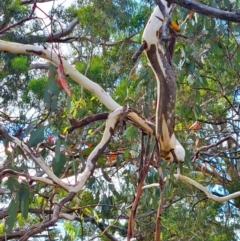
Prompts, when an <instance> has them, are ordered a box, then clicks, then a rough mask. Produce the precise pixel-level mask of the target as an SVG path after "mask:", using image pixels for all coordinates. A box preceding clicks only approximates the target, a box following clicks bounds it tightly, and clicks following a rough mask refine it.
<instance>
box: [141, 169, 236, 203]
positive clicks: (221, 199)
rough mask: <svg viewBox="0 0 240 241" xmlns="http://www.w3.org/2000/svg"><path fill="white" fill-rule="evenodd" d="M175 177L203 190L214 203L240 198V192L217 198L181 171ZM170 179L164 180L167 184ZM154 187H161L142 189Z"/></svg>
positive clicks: (155, 185) (154, 185)
mask: <svg viewBox="0 0 240 241" xmlns="http://www.w3.org/2000/svg"><path fill="white" fill-rule="evenodd" d="M173 176H174V177H175V178H176V179H179V180H181V181H183V182H185V183H188V184H190V185H192V186H194V187H196V188H197V189H199V190H201V191H202V192H204V193H205V194H206V195H207V197H208V198H209V199H211V200H213V201H216V202H220V203H222V202H227V201H229V200H231V199H234V198H238V197H240V191H239V192H234V193H232V194H229V195H226V196H221V197H219V196H217V195H214V194H212V193H211V192H209V191H208V190H207V188H206V187H204V186H203V185H202V184H200V183H198V182H196V181H195V180H193V179H191V178H190V177H187V176H184V175H182V174H180V171H179V169H178V173H177V174H173ZM168 178H170V177H167V178H165V179H164V181H165V182H166V181H167V180H168ZM152 187H159V183H152V184H150V185H145V186H144V187H142V189H147V188H152Z"/></svg>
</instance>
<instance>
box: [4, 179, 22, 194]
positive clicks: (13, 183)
mask: <svg viewBox="0 0 240 241" xmlns="http://www.w3.org/2000/svg"><path fill="white" fill-rule="evenodd" d="M6 184H7V187H8V188H9V189H10V191H11V192H12V193H14V192H15V191H16V190H17V189H19V187H20V183H19V182H18V180H17V179H16V177H15V176H11V175H10V177H8V180H7V181H6Z"/></svg>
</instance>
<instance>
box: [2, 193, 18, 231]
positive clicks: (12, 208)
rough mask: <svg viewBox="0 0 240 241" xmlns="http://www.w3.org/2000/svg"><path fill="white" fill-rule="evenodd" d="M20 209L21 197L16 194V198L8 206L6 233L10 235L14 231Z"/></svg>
mask: <svg viewBox="0 0 240 241" xmlns="http://www.w3.org/2000/svg"><path fill="white" fill-rule="evenodd" d="M18 209H19V195H18V193H16V196H15V198H13V199H12V200H11V202H10V204H9V206H8V210H7V212H8V215H9V216H8V217H7V218H6V222H5V232H6V233H10V232H11V231H12V229H13V226H14V223H15V220H16V217H17V212H18Z"/></svg>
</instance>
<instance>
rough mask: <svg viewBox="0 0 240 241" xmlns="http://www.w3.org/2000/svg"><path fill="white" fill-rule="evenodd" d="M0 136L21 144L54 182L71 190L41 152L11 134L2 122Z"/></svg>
mask: <svg viewBox="0 0 240 241" xmlns="http://www.w3.org/2000/svg"><path fill="white" fill-rule="evenodd" d="M0 136H3V137H4V138H6V139H7V140H9V141H11V142H13V143H15V144H16V145H17V146H19V147H20V148H21V149H22V150H23V152H25V153H26V154H27V155H28V156H29V157H30V158H31V159H32V160H34V161H35V162H36V163H37V165H39V166H40V167H41V168H42V170H43V171H44V172H45V173H46V174H47V175H48V176H49V178H51V179H52V181H53V182H54V183H56V184H58V185H59V186H61V187H62V188H64V189H65V190H67V191H69V188H70V187H69V186H68V185H67V184H65V183H64V182H63V181H62V180H61V179H60V178H58V177H57V176H56V175H55V174H54V173H53V172H52V171H51V170H50V168H49V167H48V166H47V165H46V163H45V162H44V160H43V158H42V157H41V155H40V154H39V153H35V152H33V150H31V149H30V148H29V147H28V146H27V145H26V144H25V143H24V142H23V141H20V140H19V139H18V138H16V137H14V136H11V135H9V134H8V132H7V131H6V129H5V128H4V127H3V125H2V124H1V123H0ZM49 184H50V183H49Z"/></svg>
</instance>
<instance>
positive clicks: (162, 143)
mask: <svg viewBox="0 0 240 241" xmlns="http://www.w3.org/2000/svg"><path fill="white" fill-rule="evenodd" d="M162 5H163V7H164V8H165V12H167V13H168V15H171V12H172V9H173V5H169V4H168V3H167V2H166V1H165V0H162ZM164 21H165V19H164V16H163V14H162V12H161V11H160V9H159V7H158V6H157V7H156V8H155V9H154V11H153V13H152V15H151V17H150V19H149V21H148V23H147V25H146V27H145V29H144V33H143V37H142V42H143V43H145V46H146V48H145V52H146V55H147V58H148V60H149V62H150V64H151V67H152V69H153V71H154V74H155V76H156V80H157V109H156V138H157V140H158V145H159V149H160V153H161V157H162V158H163V159H165V160H166V161H171V162H173V161H184V157H185V150H184V148H183V147H182V145H181V144H180V143H179V142H178V141H177V139H176V137H175V134H174V106H175V101H176V81H175V76H174V72H173V70H172V68H171V66H170V64H169V61H168V59H167V58H166V56H167V54H166V52H165V50H164V48H163V46H162V44H161V43H160V42H159V39H161V33H162V26H163V25H164ZM168 56H169V55H168ZM173 151H174V153H175V154H176V155H173V154H172V152H173ZM176 159H177V160H176Z"/></svg>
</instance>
